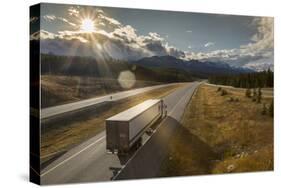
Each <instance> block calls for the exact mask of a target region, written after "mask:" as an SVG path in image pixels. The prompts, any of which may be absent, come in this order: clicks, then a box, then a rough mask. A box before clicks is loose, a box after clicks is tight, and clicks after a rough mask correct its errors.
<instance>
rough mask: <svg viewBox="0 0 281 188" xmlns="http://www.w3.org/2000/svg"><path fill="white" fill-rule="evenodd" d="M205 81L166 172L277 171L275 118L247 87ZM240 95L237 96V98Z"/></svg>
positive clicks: (173, 145)
mask: <svg viewBox="0 0 281 188" xmlns="http://www.w3.org/2000/svg"><path fill="white" fill-rule="evenodd" d="M225 90H226V91H227V94H226V95H224V96H221V93H220V92H218V91H217V87H214V86H207V85H201V86H200V87H199V89H198V91H197V93H196V94H195V95H194V96H193V99H192V101H191V103H190V105H189V106H188V108H186V110H185V113H184V116H183V119H182V122H181V123H182V127H180V128H179V129H180V130H179V131H178V133H177V134H176V135H175V139H173V140H171V144H170V146H169V147H168V148H169V158H168V159H167V160H165V163H164V165H163V169H162V172H161V173H162V174H161V175H162V176H177V175H197V174H217V173H232V172H250V171H265V170H273V118H272V117H270V116H269V115H268V114H266V115H262V111H263V104H266V106H267V107H268V106H269V104H270V102H271V100H272V98H270V97H266V98H263V99H262V101H261V104H257V103H255V102H253V101H252V100H251V99H250V98H247V97H245V92H243V91H239V90H237V91H233V89H232V90H228V89H225ZM231 98H232V99H235V100H231Z"/></svg>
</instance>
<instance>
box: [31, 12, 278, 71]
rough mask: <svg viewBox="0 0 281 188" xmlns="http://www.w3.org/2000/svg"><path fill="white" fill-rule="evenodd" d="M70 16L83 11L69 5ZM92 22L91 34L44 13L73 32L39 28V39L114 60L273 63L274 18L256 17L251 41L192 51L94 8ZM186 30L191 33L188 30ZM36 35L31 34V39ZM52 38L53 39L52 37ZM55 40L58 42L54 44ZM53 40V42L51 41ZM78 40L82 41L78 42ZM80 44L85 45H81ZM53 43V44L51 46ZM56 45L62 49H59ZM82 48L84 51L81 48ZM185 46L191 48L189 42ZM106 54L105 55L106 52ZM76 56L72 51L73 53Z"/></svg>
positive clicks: (64, 51) (242, 63) (208, 45)
mask: <svg viewBox="0 0 281 188" xmlns="http://www.w3.org/2000/svg"><path fill="white" fill-rule="evenodd" d="M68 11H69V15H71V16H77V15H78V14H81V11H82V10H78V9H75V8H73V7H72V8H70V9H69V10H68ZM94 13H95V16H94V21H95V24H96V30H95V31H94V32H92V33H87V34H85V33H83V32H81V31H79V30H77V25H78V23H72V22H70V21H69V20H67V19H65V18H62V17H55V16H54V15H45V16H44V18H45V19H46V20H48V21H54V20H60V21H63V22H65V23H68V24H69V25H71V26H73V28H76V29H74V30H73V31H60V32H58V34H57V35H55V34H52V33H47V31H42V34H40V35H39V36H42V37H41V39H42V40H48V42H46V43H44V45H45V46H44V48H45V49H46V51H48V50H47V49H48V48H49V49H50V50H51V49H53V50H54V51H55V50H57V51H59V52H61V53H66V54H69V53H70V52H71V53H78V51H79V53H82V52H83V50H84V52H86V53H84V54H86V55H93V56H95V55H96V52H97V51H98V52H99V54H103V56H104V57H105V56H107V57H113V58H117V59H139V58H142V57H146V56H153V55H158V56H162V55H173V56H175V57H177V58H183V59H197V60H202V61H216V62H226V63H229V64H231V65H236V66H245V67H254V66H257V65H258V64H259V63H260V64H265V65H266V64H270V65H271V64H272V65H273V48H274V42H273V40H274V36H273V19H272V18H255V19H253V23H252V24H251V27H254V28H256V33H255V34H254V35H253V36H252V37H251V43H249V44H246V45H241V47H240V48H236V49H221V50H215V51H211V52H205V53H204V52H198V53H195V52H191V51H190V50H189V51H182V50H179V49H177V48H176V47H173V46H171V45H169V44H168V42H167V41H166V39H167V37H166V39H165V38H163V37H162V36H160V35H159V34H158V33H155V32H150V33H149V34H147V35H139V34H138V33H137V31H136V29H135V28H133V27H132V26H130V25H123V24H122V23H121V22H119V21H118V20H116V19H114V18H111V17H109V16H107V15H106V14H105V13H104V12H103V11H102V10H100V9H95V11H94ZM186 32H188V33H191V32H192V31H191V30H187V31H186ZM35 38H36V37H35V36H34V39H35ZM54 39H55V40H54ZM56 40H58V41H59V42H58V43H59V44H56ZM51 41H52V42H51ZM71 42H73V43H74V44H75V46H79V49H80V50H76V51H73V50H72V49H71V47H72V46H73V45H71ZM79 43H81V44H79ZM82 44H83V45H84V46H83V47H82ZM52 45H53V46H52ZM213 45H215V43H214V42H208V43H206V44H204V46H205V47H206V48H207V47H210V46H213ZM55 46H59V47H60V48H61V50H60V49H58V48H57V47H55ZM82 49H83V50H82ZM188 49H192V47H191V46H190V45H189V46H188ZM105 54H106V55H105ZM72 55H75V54H72Z"/></svg>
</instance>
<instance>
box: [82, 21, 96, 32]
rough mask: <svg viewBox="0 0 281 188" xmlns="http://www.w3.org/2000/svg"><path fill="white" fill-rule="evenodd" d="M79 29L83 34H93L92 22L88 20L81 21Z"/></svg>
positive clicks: (93, 26)
mask: <svg viewBox="0 0 281 188" xmlns="http://www.w3.org/2000/svg"><path fill="white" fill-rule="evenodd" d="M80 27H81V31H85V32H93V31H94V30H95V25H94V21H93V20H91V19H89V18H85V19H83V20H82V23H81V26H80Z"/></svg>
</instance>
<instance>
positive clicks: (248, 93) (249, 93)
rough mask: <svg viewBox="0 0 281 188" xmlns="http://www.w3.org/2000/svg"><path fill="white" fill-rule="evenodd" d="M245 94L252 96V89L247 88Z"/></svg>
mask: <svg viewBox="0 0 281 188" xmlns="http://www.w3.org/2000/svg"><path fill="white" fill-rule="evenodd" d="M245 96H246V97H248V98H251V90H250V89H249V88H248V89H246V92H245Z"/></svg>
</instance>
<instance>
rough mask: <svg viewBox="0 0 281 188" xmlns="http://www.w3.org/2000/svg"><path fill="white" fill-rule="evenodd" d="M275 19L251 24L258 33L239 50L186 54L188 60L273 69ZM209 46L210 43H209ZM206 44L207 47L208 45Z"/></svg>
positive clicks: (266, 19)
mask: <svg viewBox="0 0 281 188" xmlns="http://www.w3.org/2000/svg"><path fill="white" fill-rule="evenodd" d="M273 24H274V23H273V18H270V17H259V18H254V19H253V22H252V24H251V26H252V27H254V28H256V33H255V34H254V35H253V36H252V37H251V42H250V43H249V44H246V45H241V46H240V48H237V49H227V50H226V49H222V50H215V51H212V52H208V53H203V52H199V53H186V56H185V58H186V59H198V60H202V61H219V62H226V63H229V64H231V65H233V66H242V67H250V68H252V69H256V70H260V67H261V66H259V65H262V67H263V68H264V67H266V66H268V68H272V67H273V55H274V33H273ZM207 44H208V43H207ZM207 44H205V47H206V45H207ZM207 46H210V45H207Z"/></svg>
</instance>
